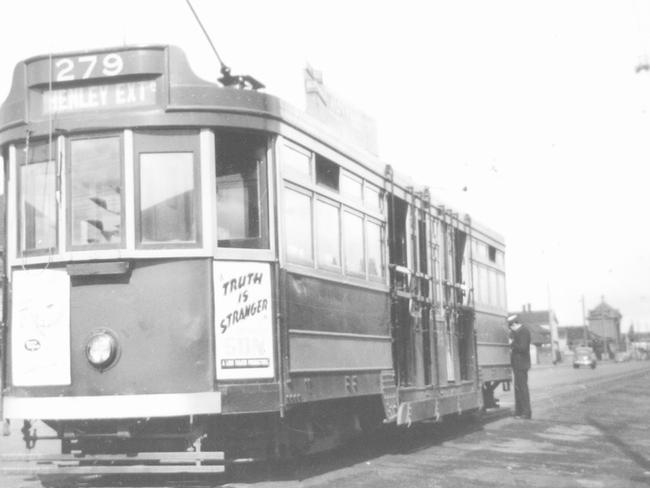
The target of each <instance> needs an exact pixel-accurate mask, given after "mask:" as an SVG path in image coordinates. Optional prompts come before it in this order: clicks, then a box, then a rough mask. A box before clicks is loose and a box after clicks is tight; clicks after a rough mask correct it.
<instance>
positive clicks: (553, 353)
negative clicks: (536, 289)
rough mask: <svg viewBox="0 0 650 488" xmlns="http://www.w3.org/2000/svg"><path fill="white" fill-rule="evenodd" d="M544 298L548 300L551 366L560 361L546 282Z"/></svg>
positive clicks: (557, 338)
mask: <svg viewBox="0 0 650 488" xmlns="http://www.w3.org/2000/svg"><path fill="white" fill-rule="evenodd" d="M546 297H547V299H548V326H549V329H550V331H551V356H552V358H553V364H555V363H557V362H558V361H559V360H560V351H559V350H558V347H559V345H560V344H559V342H560V339H559V337H558V333H557V324H556V323H555V320H554V317H553V309H552V308H551V285H550V283H549V282H548V281H547V282H546Z"/></svg>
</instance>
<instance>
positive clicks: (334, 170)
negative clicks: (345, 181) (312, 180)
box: [316, 154, 340, 192]
mask: <svg viewBox="0 0 650 488" xmlns="http://www.w3.org/2000/svg"><path fill="white" fill-rule="evenodd" d="M339 174H340V168H339V165H338V164H336V163H333V162H332V161H330V160H329V159H326V158H324V157H323V156H321V155H320V154H316V184H317V185H320V186H324V187H326V188H329V189H330V190H333V191H336V192H338V191H339Z"/></svg>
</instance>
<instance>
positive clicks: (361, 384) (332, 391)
mask: <svg viewBox="0 0 650 488" xmlns="http://www.w3.org/2000/svg"><path fill="white" fill-rule="evenodd" d="M283 281H284V284H285V290H286V315H287V316H286V324H287V328H288V338H289V351H290V355H289V374H290V376H291V383H290V384H291V391H290V392H289V398H290V400H292V401H293V402H308V401H317V400H325V399H333V398H350V397H356V396H363V395H377V394H380V393H381V385H380V372H381V371H382V370H392V368H393V365H392V358H391V340H390V331H389V328H390V309H389V299H388V294H387V293H385V292H380V291H374V290H368V289H364V288H363V287H360V286H353V285H347V284H343V283H336V282H332V281H330V280H326V279H319V278H314V277H310V276H303V275H299V274H295V273H289V272H285V273H284V274H283Z"/></svg>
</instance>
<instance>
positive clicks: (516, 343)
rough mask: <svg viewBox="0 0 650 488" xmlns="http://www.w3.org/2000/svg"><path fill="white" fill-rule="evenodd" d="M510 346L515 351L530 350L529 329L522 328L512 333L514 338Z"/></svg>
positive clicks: (526, 351) (525, 351) (524, 351)
mask: <svg viewBox="0 0 650 488" xmlns="http://www.w3.org/2000/svg"><path fill="white" fill-rule="evenodd" d="M510 347H512V350H513V351H515V352H522V353H528V351H529V350H530V331H529V330H528V329H526V328H522V329H521V330H520V331H518V333H516V334H514V339H513V341H512V345H511V346H510Z"/></svg>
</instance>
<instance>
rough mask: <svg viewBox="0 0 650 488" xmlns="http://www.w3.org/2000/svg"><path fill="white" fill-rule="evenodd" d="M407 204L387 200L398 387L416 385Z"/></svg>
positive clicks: (392, 199) (394, 357) (400, 200)
mask: <svg viewBox="0 0 650 488" xmlns="http://www.w3.org/2000/svg"><path fill="white" fill-rule="evenodd" d="M408 220H409V205H408V203H407V202H406V201H405V200H402V199H401V198H398V197H396V196H394V195H393V196H392V197H391V198H390V199H389V201H388V229H389V246H388V251H389V259H390V287H391V322H392V336H393V364H395V368H396V369H397V372H396V373H397V375H396V376H397V380H398V384H399V385H401V386H409V385H415V384H416V368H415V366H416V364H415V358H416V347H415V321H414V317H413V315H412V314H413V312H414V310H413V308H412V307H413V302H412V301H411V295H410V293H409V290H410V275H411V273H410V269H409V258H408V251H409V248H410V247H411V244H410V243H409V235H410V232H409V231H408V229H407V221H408Z"/></svg>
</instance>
